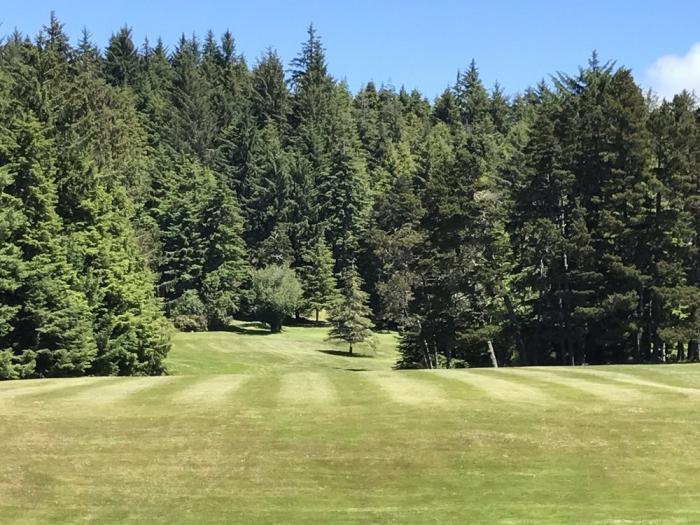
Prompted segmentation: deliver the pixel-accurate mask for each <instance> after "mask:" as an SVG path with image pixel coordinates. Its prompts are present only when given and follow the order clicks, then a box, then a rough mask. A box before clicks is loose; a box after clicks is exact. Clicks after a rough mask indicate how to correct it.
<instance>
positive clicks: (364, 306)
mask: <svg viewBox="0 0 700 525" xmlns="http://www.w3.org/2000/svg"><path fill="white" fill-rule="evenodd" d="M340 280H341V282H342V285H341V288H340V298H339V299H338V300H337V301H336V304H335V306H334V307H333V309H332V311H331V317H330V322H331V326H332V327H331V329H330V331H329V332H328V338H329V339H330V340H333V341H344V342H346V343H347V344H348V354H350V355H352V352H353V345H356V344H358V343H363V342H369V343H370V344H372V343H373V341H372V328H373V324H372V321H371V319H370V315H371V311H370V309H369V306H368V295H367V292H365V291H364V290H363V289H362V279H361V278H360V276H359V274H358V273H357V270H356V269H355V267H354V266H352V265H351V266H349V267H348V268H347V269H345V270H344V271H343V273H342V274H341V276H340Z"/></svg>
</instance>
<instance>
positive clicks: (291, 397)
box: [278, 372, 338, 405]
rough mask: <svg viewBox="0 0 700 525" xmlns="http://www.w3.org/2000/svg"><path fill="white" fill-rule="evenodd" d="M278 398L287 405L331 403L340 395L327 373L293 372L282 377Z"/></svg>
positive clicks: (335, 401)
mask: <svg viewBox="0 0 700 525" xmlns="http://www.w3.org/2000/svg"><path fill="white" fill-rule="evenodd" d="M278 399H279V401H280V403H281V404H285V405H306V404H309V405H330V404H335V403H337V401H338V395H337V393H336V391H335V387H334V386H333V384H332V383H331V382H330V381H329V380H328V378H327V377H326V375H325V374H321V373H318V372H292V373H289V374H285V375H284V376H283V377H282V384H281V385H280V390H279V395H278Z"/></svg>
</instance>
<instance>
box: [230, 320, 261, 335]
mask: <svg viewBox="0 0 700 525" xmlns="http://www.w3.org/2000/svg"><path fill="white" fill-rule="evenodd" d="M226 331H228V332H233V333H236V334H241V335H270V334H271V333H272V332H270V329H269V328H267V326H266V325H265V324H263V323H243V324H232V325H229V326H227V327H226Z"/></svg>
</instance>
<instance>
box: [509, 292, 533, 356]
mask: <svg viewBox="0 0 700 525" xmlns="http://www.w3.org/2000/svg"><path fill="white" fill-rule="evenodd" d="M503 302H504V303H505V305H506V310H507V311H508V317H510V322H511V323H513V325H514V326H515V344H516V345H517V346H518V353H519V354H520V364H523V365H529V364H530V363H529V356H528V355H527V350H526V349H525V340H524V339H523V333H522V327H521V326H520V321H519V320H518V317H517V316H516V315H515V310H514V309H513V302H512V301H511V300H510V296H508V295H504V296H503Z"/></svg>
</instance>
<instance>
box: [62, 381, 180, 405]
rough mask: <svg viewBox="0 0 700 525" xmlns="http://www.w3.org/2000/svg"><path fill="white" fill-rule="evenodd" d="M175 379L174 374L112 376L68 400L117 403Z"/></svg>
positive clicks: (88, 402) (90, 402)
mask: <svg viewBox="0 0 700 525" xmlns="http://www.w3.org/2000/svg"><path fill="white" fill-rule="evenodd" d="M175 379H177V378H176V377H174V376H166V377H119V378H114V379H111V380H110V381H109V382H108V383H107V384H105V385H98V386H95V387H94V388H90V389H88V390H84V391H82V392H80V393H79V394H77V395H75V396H72V397H71V398H70V401H71V402H79V403H86V404H110V403H118V402H120V401H123V400H124V399H126V398H128V397H129V396H131V395H132V394H136V393H137V392H140V391H142V390H145V389H147V388H155V387H159V386H163V385H165V384H167V383H169V382H171V381H173V380H175Z"/></svg>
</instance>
